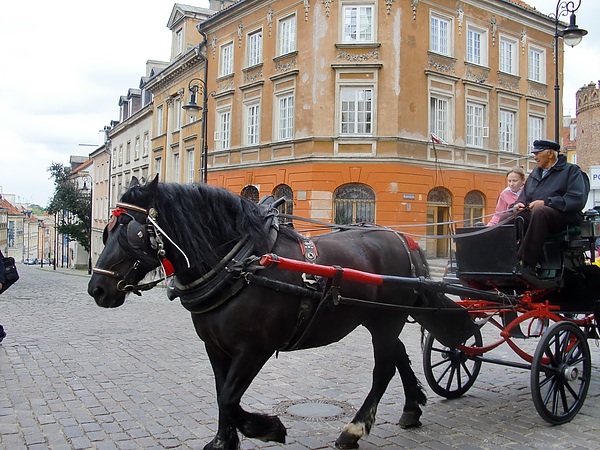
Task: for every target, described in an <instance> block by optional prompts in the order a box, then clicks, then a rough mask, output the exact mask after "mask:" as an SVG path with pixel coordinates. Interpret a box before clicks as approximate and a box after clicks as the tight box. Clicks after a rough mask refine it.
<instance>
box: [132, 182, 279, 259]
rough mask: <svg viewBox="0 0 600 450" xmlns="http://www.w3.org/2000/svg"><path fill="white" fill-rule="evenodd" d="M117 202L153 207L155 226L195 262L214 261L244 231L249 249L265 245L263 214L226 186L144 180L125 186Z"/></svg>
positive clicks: (263, 247) (260, 250)
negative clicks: (126, 188) (159, 227)
mask: <svg viewBox="0 0 600 450" xmlns="http://www.w3.org/2000/svg"><path fill="white" fill-rule="evenodd" d="M122 201H123V202H126V203H131V204H134V205H138V206H141V207H145V208H150V207H153V208H155V209H156V210H157V211H158V217H157V222H158V223H159V225H160V226H161V228H163V229H164V230H165V231H166V232H167V233H168V234H169V236H170V237H171V238H172V239H173V240H174V241H175V242H176V243H177V245H179V246H180V247H181V248H182V249H184V250H185V252H186V254H187V255H188V257H189V258H190V259H193V260H196V262H197V263H198V262H201V263H202V262H203V263H205V264H208V265H212V264H214V263H215V262H217V261H219V260H220V259H221V257H222V256H223V255H224V253H225V251H228V250H229V249H230V248H231V247H233V245H235V244H236V243H237V242H239V240H240V239H241V238H242V237H244V236H245V235H248V237H249V239H250V241H252V242H253V243H254V247H255V251H257V252H267V251H268V250H269V249H267V248H266V245H267V239H268V229H267V227H266V226H265V223H266V222H265V220H266V219H265V215H264V213H263V212H261V210H260V208H259V207H258V205H256V204H255V203H253V202H252V201H250V200H247V199H245V198H243V197H241V196H239V195H236V194H233V193H232V192H230V191H228V190H226V189H223V188H217V187H213V186H209V185H206V184H177V183H153V182H150V183H148V184H146V185H143V186H142V185H137V186H133V187H131V188H130V189H128V190H127V191H126V192H125V193H124V194H123V197H122ZM165 245H167V243H166V242H165Z"/></svg>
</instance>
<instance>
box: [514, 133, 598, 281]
mask: <svg viewBox="0 0 600 450" xmlns="http://www.w3.org/2000/svg"><path fill="white" fill-rule="evenodd" d="M532 155H533V157H534V158H535V162H536V164H537V167H536V168H535V169H533V171H532V172H531V174H530V175H529V177H528V178H527V182H526V183H525V186H524V187H523V190H522V191H521V194H520V195H519V198H518V199H517V201H516V202H515V203H514V205H513V207H514V210H515V211H516V215H515V217H522V218H523V219H524V220H525V235H524V237H523V239H522V241H521V245H520V247H519V250H518V253H517V256H518V257H519V259H520V260H521V261H522V263H523V272H524V273H528V274H531V275H535V274H536V272H535V270H536V266H537V264H538V263H539V259H540V256H541V253H542V248H543V245H544V240H545V239H546V237H547V236H548V235H549V234H554V233H558V232H561V231H563V230H565V229H566V228H567V227H568V226H569V225H579V224H580V222H581V220H582V218H583V215H582V212H581V211H582V210H583V208H584V206H585V203H586V201H587V197H588V194H589V192H590V182H589V179H588V177H587V175H586V174H585V173H583V172H582V170H581V169H580V168H579V166H576V165H575V164H571V163H568V162H567V158H566V156H565V155H562V154H560V145H559V144H558V143H557V142H554V141H550V140H546V139H542V140H537V141H534V142H533V151H532ZM513 221H514V218H513Z"/></svg>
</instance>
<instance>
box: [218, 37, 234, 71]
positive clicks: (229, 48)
mask: <svg viewBox="0 0 600 450" xmlns="http://www.w3.org/2000/svg"><path fill="white" fill-rule="evenodd" d="M220 67H221V73H220V76H222V77H224V76H226V75H231V74H232V73H233V42H230V43H228V44H225V45H223V46H222V47H221V66H220Z"/></svg>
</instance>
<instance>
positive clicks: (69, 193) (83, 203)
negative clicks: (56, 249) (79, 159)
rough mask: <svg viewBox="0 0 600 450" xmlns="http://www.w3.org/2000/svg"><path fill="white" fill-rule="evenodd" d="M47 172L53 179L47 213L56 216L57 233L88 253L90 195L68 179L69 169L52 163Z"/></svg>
mask: <svg viewBox="0 0 600 450" xmlns="http://www.w3.org/2000/svg"><path fill="white" fill-rule="evenodd" d="M48 172H50V175H51V177H52V178H54V196H53V197H52V199H51V200H50V204H49V205H48V213H50V214H56V216H57V223H58V226H57V231H58V232H59V233H60V234H63V235H65V236H67V238H68V239H70V240H72V241H77V242H79V243H80V244H81V245H82V247H83V248H84V249H85V250H86V251H88V252H89V251H90V220H91V217H90V214H91V206H92V204H91V201H92V199H91V195H90V192H85V191H82V190H81V189H79V187H78V186H77V183H76V182H75V181H74V180H73V179H70V178H69V168H68V167H66V166H63V165H62V164H60V163H52V165H51V166H50V167H49V168H48Z"/></svg>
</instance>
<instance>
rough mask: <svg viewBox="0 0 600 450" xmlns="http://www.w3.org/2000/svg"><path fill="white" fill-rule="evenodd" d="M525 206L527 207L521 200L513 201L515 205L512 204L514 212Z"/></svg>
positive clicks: (521, 209)
mask: <svg viewBox="0 0 600 450" xmlns="http://www.w3.org/2000/svg"><path fill="white" fill-rule="evenodd" d="M525 208H527V207H526V206H525V204H523V203H521V202H519V203H515V206H513V210H514V211H515V212H521V211H523V210H524V209H525Z"/></svg>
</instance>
